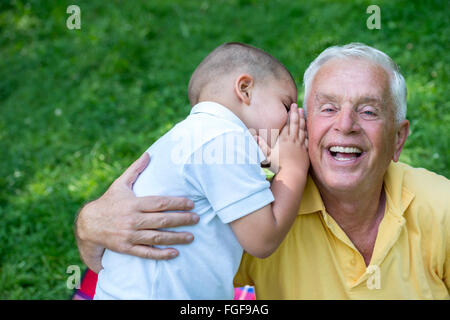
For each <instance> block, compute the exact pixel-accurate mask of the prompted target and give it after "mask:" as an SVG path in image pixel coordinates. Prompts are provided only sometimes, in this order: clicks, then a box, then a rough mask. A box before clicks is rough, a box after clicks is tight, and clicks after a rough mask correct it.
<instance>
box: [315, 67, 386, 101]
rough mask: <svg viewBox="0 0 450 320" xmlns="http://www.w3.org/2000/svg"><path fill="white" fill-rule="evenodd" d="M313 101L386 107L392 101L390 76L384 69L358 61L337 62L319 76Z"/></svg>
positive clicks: (320, 71) (316, 77)
mask: <svg viewBox="0 0 450 320" xmlns="http://www.w3.org/2000/svg"><path fill="white" fill-rule="evenodd" d="M311 89H312V91H313V92H314V93H313V97H314V99H321V100H323V99H327V98H328V99H331V100H342V99H347V100H358V101H359V100H366V101H369V100H370V101H373V102H378V103H380V104H383V103H386V102H387V99H389V75H388V74H387V72H386V70H384V69H383V68H382V67H380V66H378V65H375V64H374V63H371V62H369V61H364V60H359V59H334V60H330V61H328V62H326V63H325V64H324V65H323V66H322V67H321V68H320V69H319V70H318V71H317V73H316V75H315V77H314V79H313V83H312V88H311Z"/></svg>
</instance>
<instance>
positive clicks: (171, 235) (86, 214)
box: [75, 153, 199, 272]
mask: <svg viewBox="0 0 450 320" xmlns="http://www.w3.org/2000/svg"><path fill="white" fill-rule="evenodd" d="M149 161H150V156H149V155H148V154H147V153H144V154H143V155H142V156H141V157H140V158H139V159H138V160H136V161H135V162H134V163H133V164H132V165H131V166H130V167H129V168H128V169H127V170H126V171H125V172H124V173H123V174H122V175H121V176H120V177H119V178H117V179H116V180H115V181H114V182H113V184H112V185H111V186H110V187H109V189H108V190H107V191H106V192H105V194H104V195H103V196H101V197H100V198H99V199H97V200H95V201H93V202H90V203H88V204H87V205H85V206H84V207H83V208H82V210H81V211H80V213H79V214H78V217H77V220H76V224H75V228H76V238H77V243H78V249H79V251H80V255H81V258H82V259H83V261H84V262H85V263H86V265H87V266H88V267H89V268H91V269H92V270H93V271H95V272H99V271H100V270H101V268H102V267H101V257H102V255H103V251H104V248H108V249H110V250H112V251H116V252H121V253H125V254H130V255H134V256H139V257H142V258H148V259H156V260H160V259H171V258H174V257H176V256H177V255H178V251H177V250H176V249H174V248H167V249H159V248H154V247H152V245H174V244H186V243H190V242H192V240H193V239H194V237H193V235H192V234H191V233H188V232H169V231H159V230H157V229H160V228H169V227H178V226H184V225H193V224H196V223H197V222H198V220H199V217H198V215H196V214H194V213H191V212H162V211H185V210H190V209H192V208H193V202H192V201H191V200H188V199H185V198H177V197H158V196H148V197H136V196H135V195H134V193H133V191H132V186H133V183H134V182H135V181H136V179H137V177H138V176H139V174H140V173H141V172H142V171H143V170H144V169H145V168H146V166H147V165H148V163H149Z"/></svg>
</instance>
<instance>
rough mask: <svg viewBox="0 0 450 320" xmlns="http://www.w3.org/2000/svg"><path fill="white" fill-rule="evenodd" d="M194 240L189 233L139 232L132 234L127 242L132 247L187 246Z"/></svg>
mask: <svg viewBox="0 0 450 320" xmlns="http://www.w3.org/2000/svg"><path fill="white" fill-rule="evenodd" d="M193 240H194V236H193V235H192V233H189V232H171V231H157V230H139V231H135V232H133V235H132V236H131V237H130V238H129V241H130V242H131V243H132V244H133V245H147V246H153V245H162V246H163V245H166V246H167V245H174V244H188V243H191V242H192V241H193Z"/></svg>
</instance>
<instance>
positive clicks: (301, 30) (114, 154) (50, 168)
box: [0, 0, 450, 299]
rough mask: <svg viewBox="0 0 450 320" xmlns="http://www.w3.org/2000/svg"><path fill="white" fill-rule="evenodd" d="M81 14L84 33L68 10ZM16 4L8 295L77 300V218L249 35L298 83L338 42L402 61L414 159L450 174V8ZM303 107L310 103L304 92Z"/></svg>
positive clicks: (9, 56) (6, 29)
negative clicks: (71, 282) (207, 66)
mask: <svg viewBox="0 0 450 320" xmlns="http://www.w3.org/2000/svg"><path fill="white" fill-rule="evenodd" d="M70 4H77V5H79V6H80V8H81V30H68V29H67V28H66V19H67V17H68V14H66V8H67V6H69V5H70ZM370 4H374V3H373V1H302V2H301V1H290V0H278V1H269V0H267V1H253V0H246V1H244V0H229V1H225V0H222V1H208V0H203V1H189V2H188V1H181V0H178V1H173V0H172V1H162V0H158V1H156V0H152V1H144V0H142V1H108V2H104V1H60V0H54V1H50V0H47V1H32V0H30V1H22V0H16V1H2V2H1V3H0V56H1V57H2V58H1V59H0V150H1V152H0V163H1V165H0V190H1V191H0V243H1V246H0V299H67V298H68V297H69V296H70V294H71V290H69V289H67V287H66V280H67V277H68V275H67V274H66V269H67V267H68V266H69V265H80V266H82V263H81V261H80V258H79V256H78V252H77V249H76V245H75V240H74V236H73V220H74V217H75V215H76V212H77V211H78V209H79V208H80V207H81V205H82V204H83V203H85V202H86V201H88V200H90V199H93V198H95V197H97V196H99V195H100V194H102V192H103V191H104V190H105V189H106V188H107V186H108V185H109V184H110V183H111V182H112V181H113V180H114V178H115V177H117V176H118V175H119V173H121V172H122V171H123V170H124V168H126V167H127V166H128V165H129V164H130V163H131V162H132V161H133V160H134V159H135V158H137V157H138V156H139V155H140V154H141V153H142V152H143V151H145V149H146V148H147V147H148V146H149V145H150V144H151V143H152V142H154V141H155V140H156V139H157V138H158V137H159V136H160V135H162V134H163V133H165V132H166V131H167V130H168V129H169V128H171V126H172V125H173V124H175V123H176V122H178V121H180V120H181V119H183V118H184V117H185V116H186V115H187V114H188V112H189V105H188V100H187V95H186V90H187V82H188V80H189V77H190V74H191V72H192V71H193V70H194V68H195V67H196V65H197V64H198V63H199V62H200V61H201V59H202V58H203V57H204V56H205V55H206V54H207V53H208V52H209V51H210V50H212V49H213V48H214V47H216V46H217V45H219V44H221V43H223V42H226V41H241V42H246V43H250V44H253V45H255V46H257V47H260V48H263V49H265V50H267V51H268V52H270V53H272V54H273V55H274V56H276V57H277V58H279V59H280V60H281V61H282V62H284V63H285V64H286V66H287V67H288V68H289V69H290V70H291V72H292V74H294V75H295V78H296V81H297V84H298V85H299V86H300V85H301V77H302V74H303V72H304V70H305V68H306V67H307V66H308V64H309V62H311V61H312V59H313V58H314V57H315V56H317V54H319V53H320V52H321V51H322V50H324V49H325V48H326V47H328V46H331V45H335V44H344V43H348V42H354V41H359V42H364V43H366V44H369V45H372V46H375V47H377V48H379V49H381V50H383V51H385V52H386V53H388V54H389V55H390V56H391V57H392V58H393V59H394V60H395V61H396V62H397V63H398V64H399V65H400V67H401V69H402V72H403V74H404V76H405V78H406V79H407V85H408V90H409V97H408V116H407V117H408V119H409V120H410V121H411V129H412V130H411V131H412V132H411V135H410V137H409V138H408V141H407V143H406V147H405V150H404V152H403V154H402V157H401V160H402V161H404V162H407V163H409V164H411V165H413V166H416V167H425V168H427V169H429V170H432V171H434V172H436V173H439V174H441V175H444V176H446V177H450V157H449V150H450V146H449V140H450V139H449V135H448V129H449V123H450V105H449V101H450V96H449V92H450V90H449V87H448V74H449V55H448V51H449V43H450V41H449V40H450V39H449V38H450V37H449V31H450V28H449V20H448V11H449V3H448V1H445V0H443V1H437V0H435V1H376V4H378V5H379V6H380V8H381V30H368V29H367V27H366V19H367V18H368V16H369V15H368V14H366V12H365V10H366V8H367V6H369V5H370ZM300 99H301V96H300Z"/></svg>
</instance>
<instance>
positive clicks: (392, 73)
mask: <svg viewBox="0 0 450 320" xmlns="http://www.w3.org/2000/svg"><path fill="white" fill-rule="evenodd" d="M335 58H341V59H342V58H359V59H365V60H368V61H371V62H373V63H374V64H376V65H379V66H381V67H382V68H384V69H385V70H386V72H387V73H388V75H389V77H390V80H391V81H390V89H391V96H392V102H393V104H394V107H395V120H396V122H397V123H400V122H401V121H402V120H404V119H405V118H406V92H407V91H406V83H405V79H404V78H403V76H402V74H401V73H400V69H399V67H398V66H397V65H396V64H395V62H394V61H393V60H392V59H391V58H390V57H389V56H388V55H387V54H385V53H384V52H381V51H380V50H377V49H375V48H372V47H370V46H368V45H365V44H363V43H350V44H347V45H344V46H333V47H329V48H327V49H325V50H324V51H323V52H322V53H321V54H320V55H319V56H318V57H317V58H316V59H315V60H314V61H313V62H311V64H310V65H309V67H308V69H306V71H305V74H304V76H303V86H304V88H305V96H304V99H303V108H304V109H305V112H306V111H307V108H306V101H307V99H308V94H309V92H310V91H311V84H312V81H313V79H314V76H315V75H316V73H317V71H318V70H319V69H320V67H321V66H322V65H323V64H325V62H327V61H329V60H331V59H335Z"/></svg>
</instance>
